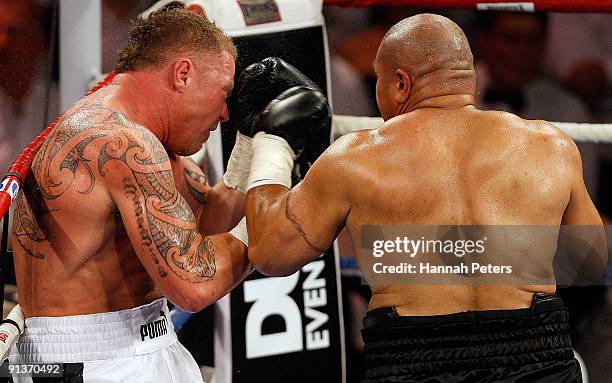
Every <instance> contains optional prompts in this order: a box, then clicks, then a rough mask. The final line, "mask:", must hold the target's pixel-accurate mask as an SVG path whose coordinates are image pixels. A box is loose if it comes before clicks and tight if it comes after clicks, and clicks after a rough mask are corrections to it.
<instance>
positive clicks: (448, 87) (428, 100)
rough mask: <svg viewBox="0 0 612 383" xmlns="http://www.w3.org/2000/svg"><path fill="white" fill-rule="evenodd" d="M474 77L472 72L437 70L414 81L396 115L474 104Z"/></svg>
mask: <svg viewBox="0 0 612 383" xmlns="http://www.w3.org/2000/svg"><path fill="white" fill-rule="evenodd" d="M475 92H476V76H475V75H474V71H473V70H446V69H442V70H437V71H435V72H431V73H428V74H427V75H425V76H421V77H418V78H416V79H415V80H414V83H413V86H412V89H411V90H410V96H409V97H408V101H407V102H406V103H405V104H404V105H399V106H398V114H404V113H409V112H412V111H414V110H417V109H421V108H445V109H451V108H462V107H464V106H468V105H475V104H476V95H475Z"/></svg>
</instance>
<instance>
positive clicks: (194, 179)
mask: <svg viewBox="0 0 612 383" xmlns="http://www.w3.org/2000/svg"><path fill="white" fill-rule="evenodd" d="M184 169H185V181H186V183H187V189H189V193H191V195H192V196H193V198H195V200H196V201H198V202H199V203H201V204H202V205H205V204H206V201H207V197H206V195H207V194H208V189H209V187H208V183H207V182H206V176H205V175H203V174H200V173H197V172H194V171H192V170H189V169H187V168H184Z"/></svg>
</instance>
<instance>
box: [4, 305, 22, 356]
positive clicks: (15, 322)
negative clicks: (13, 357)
mask: <svg viewBox="0 0 612 383" xmlns="http://www.w3.org/2000/svg"><path fill="white" fill-rule="evenodd" d="M24 327H25V317H24V315H23V312H22V311H21V307H20V306H19V305H17V306H15V307H13V309H12V310H11V312H10V313H9V314H8V315H7V317H6V319H4V320H3V321H2V324H0V334H2V337H3V338H5V339H4V341H3V342H1V343H0V362H1V361H4V359H6V358H7V357H8V356H9V354H10V353H11V348H12V347H13V345H14V344H15V343H16V342H17V340H18V339H19V335H21V334H22V333H23V329H24Z"/></svg>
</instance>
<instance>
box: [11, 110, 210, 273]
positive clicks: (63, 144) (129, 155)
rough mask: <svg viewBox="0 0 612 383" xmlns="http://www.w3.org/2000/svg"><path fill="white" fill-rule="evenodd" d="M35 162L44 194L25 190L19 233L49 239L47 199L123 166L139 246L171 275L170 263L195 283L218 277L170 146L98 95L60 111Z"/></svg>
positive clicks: (91, 184) (83, 189)
mask: <svg viewBox="0 0 612 383" xmlns="http://www.w3.org/2000/svg"><path fill="white" fill-rule="evenodd" d="M32 170H33V174H34V176H35V178H36V180H40V181H39V182H38V185H37V186H38V187H39V190H40V193H39V195H40V198H38V199H37V198H36V197H35V193H32V192H31V191H26V195H27V196H28V200H29V201H30V204H28V203H26V201H25V198H22V197H20V199H19V201H18V205H17V212H16V219H15V223H14V227H15V229H14V230H15V233H16V235H17V237H18V239H19V238H20V237H21V238H27V239H28V240H29V241H30V242H32V241H34V242H37V241H45V240H47V239H48V238H47V235H46V231H45V230H44V229H43V228H42V226H40V225H39V224H38V223H37V220H36V219H37V218H40V217H41V216H42V215H44V214H46V211H45V210H43V209H42V206H45V202H47V201H49V202H50V201H53V200H56V199H58V198H61V197H62V196H64V195H65V194H67V193H70V194H71V198H74V195H75V194H74V193H78V194H77V195H87V194H89V193H91V192H92V191H93V190H95V188H96V186H97V182H101V180H102V179H104V178H108V177H112V176H114V174H115V173H116V172H121V173H120V174H122V175H124V177H123V178H122V180H121V181H120V182H122V187H123V197H124V198H125V199H126V201H127V202H128V204H127V206H129V207H130V209H131V211H129V212H127V214H126V212H125V211H122V216H123V219H124V221H126V220H129V221H132V220H134V221H135V227H136V228H137V232H138V240H139V245H140V247H141V250H142V251H143V252H144V253H145V254H146V255H147V256H149V257H151V258H152V259H153V262H154V264H155V265H156V267H157V272H158V274H159V276H160V277H162V278H165V277H167V275H168V271H167V270H168V269H169V270H170V271H171V272H173V273H174V274H176V275H177V276H178V277H180V278H182V279H184V280H186V281H190V282H195V283H198V282H204V281H207V280H209V279H211V278H213V277H214V275H215V272H216V264H215V250H214V247H213V245H212V243H211V242H210V240H209V239H208V238H206V237H203V236H202V235H201V234H200V233H199V232H198V229H197V228H198V225H197V223H196V220H195V217H194V215H193V212H192V211H191V209H190V208H189V205H188V204H187V202H186V201H185V199H184V198H183V197H182V196H181V195H180V194H179V192H178V191H177V189H176V186H175V184H174V180H173V178H172V170H171V167H170V162H169V159H168V154H167V153H166V150H165V149H164V147H163V146H162V145H161V143H160V142H159V141H158V139H157V138H156V137H155V136H154V135H153V134H152V133H151V132H149V131H148V130H147V129H145V128H143V127H141V126H139V125H136V124H134V123H131V122H130V121H128V120H127V119H126V118H125V117H124V116H123V115H121V114H119V113H117V112H116V111H113V110H109V109H107V108H105V107H104V106H103V105H101V102H99V101H98V102H95V103H91V104H85V105H83V106H82V107H81V108H80V109H78V110H76V111H75V112H73V113H70V114H68V115H66V116H64V117H63V118H62V121H61V122H60V123H59V124H58V126H56V128H55V129H54V131H53V132H52V133H51V135H50V136H49V137H48V138H47V140H46V141H45V143H44V144H43V147H42V148H41V151H40V152H39V154H38V155H37V157H36V159H35V161H34V163H33V166H32ZM36 180H33V181H34V182H36ZM196 181H198V180H197V179H196ZM204 182H205V180H204ZM188 185H189V182H188ZM194 197H195V196H194ZM35 201H38V202H35ZM84 201H85V200H84ZM34 206H38V207H37V208H36V209H35V208H34ZM130 214H131V215H130ZM126 224H128V225H129V224H130V223H126ZM19 243H20V245H21V247H22V248H23V249H24V250H25V251H26V253H28V254H29V255H31V256H34V257H36V258H44V255H43V254H38V253H36V252H33V251H29V250H28V246H27V244H25V242H24V243H22V242H21V241H19ZM133 243H134V242H133Z"/></svg>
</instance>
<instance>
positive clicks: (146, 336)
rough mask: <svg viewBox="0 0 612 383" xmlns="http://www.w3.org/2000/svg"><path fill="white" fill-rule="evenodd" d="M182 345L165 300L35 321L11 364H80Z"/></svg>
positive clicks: (29, 321) (27, 326)
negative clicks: (175, 331) (109, 310)
mask: <svg viewBox="0 0 612 383" xmlns="http://www.w3.org/2000/svg"><path fill="white" fill-rule="evenodd" d="M176 341H177V338H176V334H175V333H174V327H173V326H172V321H171V320H170V314H169V312H168V305H167V303H166V299H165V298H160V299H157V300H155V301H153V302H151V303H149V304H146V305H143V306H139V307H135V308H132V309H127V310H121V311H113V312H109V313H100V314H89V315H75V316H67V317H34V318H27V319H26V321H25V331H24V333H23V334H22V335H21V337H20V338H19V340H18V342H17V344H16V345H15V347H13V350H12V352H11V355H10V361H11V363H19V362H22V363H42V362H45V363H51V362H57V363H61V362H64V363H68V362H72V363H78V362H86V361H92V360H101V359H114V358H121V357H126V356H132V355H142V354H147V353H150V352H154V351H157V350H160V349H162V348H164V347H167V346H169V345H171V344H173V343H174V342H176Z"/></svg>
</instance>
